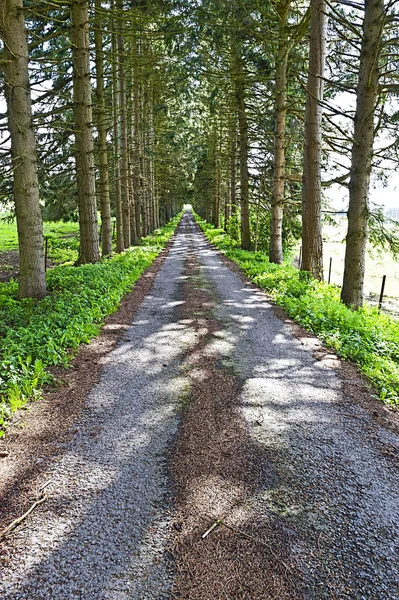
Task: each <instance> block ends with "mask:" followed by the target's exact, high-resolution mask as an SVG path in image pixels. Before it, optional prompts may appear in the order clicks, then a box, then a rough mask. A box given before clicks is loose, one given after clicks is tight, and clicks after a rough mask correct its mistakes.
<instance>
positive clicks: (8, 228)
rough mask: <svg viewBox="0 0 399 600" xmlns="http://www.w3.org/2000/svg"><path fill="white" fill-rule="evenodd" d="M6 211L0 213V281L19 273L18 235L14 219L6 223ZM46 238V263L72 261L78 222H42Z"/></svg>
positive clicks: (74, 253)
mask: <svg viewBox="0 0 399 600" xmlns="http://www.w3.org/2000/svg"><path fill="white" fill-rule="evenodd" d="M5 216H6V213H0V282H4V281H9V280H10V279H11V278H14V279H15V278H17V277H18V274H19V256H18V237H17V226H16V223H15V221H14V222H12V223H7V221H5V220H4V217H5ZM43 231H44V235H45V237H47V238H48V264H49V266H55V265H59V264H63V263H66V262H69V263H73V262H74V261H75V260H76V259H77V257H78V250H79V237H78V235H79V224H78V223H73V222H68V223H63V222H61V221H60V222H57V223H50V222H45V223H44V224H43Z"/></svg>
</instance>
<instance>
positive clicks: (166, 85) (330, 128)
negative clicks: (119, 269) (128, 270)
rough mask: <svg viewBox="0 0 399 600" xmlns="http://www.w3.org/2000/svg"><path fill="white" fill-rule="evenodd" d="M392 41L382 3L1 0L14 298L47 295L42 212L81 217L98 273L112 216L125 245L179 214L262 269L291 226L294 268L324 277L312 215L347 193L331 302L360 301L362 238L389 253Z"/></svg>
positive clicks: (394, 147) (394, 22)
mask: <svg viewBox="0 0 399 600" xmlns="http://www.w3.org/2000/svg"><path fill="white" fill-rule="evenodd" d="M17 30H18V36H19V38H18V39H19V40H20V42H19V43H20V44H21V46H20V47H21V48H22V47H23V46H24V45H25V46H24V47H25V48H26V50H24V51H20V50H15V49H13V46H12V43H14V42H13V40H12V38H13V35H14V34H13V33H11V32H15V31H17ZM398 33H399V12H398V7H397V3H395V2H394V1H393V0H365V1H364V2H348V1H347V0H342V1H334V2H331V1H330V0H310V2H298V1H294V0H269V1H268V2H264V3H259V2H256V1H254V0H202V1H199V0H193V1H190V2H181V1H180V2H179V1H177V2H169V1H167V0H165V1H163V0H159V1H158V0H150V1H146V2H144V1H142V0H136V1H135V2H128V1H127V0H109V1H102V0H90V1H89V0H71V1H69V2H64V1H62V0H57V1H56V2H54V1H51V2H50V1H47V0H44V1H40V2H36V1H35V2H33V1H32V0H24V2H22V0H7V1H6V2H3V4H2V7H1V10H0V39H1V41H2V57H1V68H2V90H3V94H4V98H5V99H6V101H7V103H6V104H4V103H3V104H2V105H1V106H2V107H4V109H2V110H3V112H2V114H1V115H0V128H1V135H2V137H1V144H0V168H1V171H2V177H1V179H0V201H1V202H2V203H3V205H4V206H6V207H7V208H8V209H11V210H13V211H15V215H16V218H17V222H18V231H19V235H20V254H21V265H22V259H23V257H25V259H24V260H26V262H25V263H24V264H26V267H24V270H23V269H22V267H21V291H20V294H21V295H22V296H24V295H42V294H43V293H45V287H44V283H43V278H44V269H43V268H42V263H43V252H42V246H43V236H42V233H41V231H42V230H41V219H42V217H44V218H45V219H54V220H57V219H65V220H66V219H79V223H80V238H81V245H80V258H79V262H80V263H85V262H96V261H97V260H99V258H100V252H101V253H102V255H104V256H107V255H109V254H111V253H112V229H113V225H112V221H113V220H114V221H115V223H116V236H117V240H116V250H117V251H122V250H123V249H125V248H127V247H129V246H130V245H131V244H137V243H139V241H140V238H141V237H142V236H145V235H147V233H149V232H150V231H152V230H154V229H156V228H157V227H158V226H159V225H161V224H163V223H164V222H165V221H166V220H168V219H169V217H170V216H172V215H173V214H175V213H176V212H177V211H178V210H179V209H180V207H181V206H182V204H184V203H191V204H192V205H193V206H194V208H195V209H196V210H197V212H199V213H200V214H201V215H202V216H203V217H204V218H206V219H207V220H209V221H211V222H213V223H214V224H215V225H216V226H217V227H219V226H223V227H224V228H225V229H226V230H227V231H229V232H230V233H231V235H232V236H233V237H235V238H236V239H237V240H238V241H239V243H240V244H241V246H242V247H243V248H246V249H251V248H252V249H257V250H262V251H264V252H265V253H267V254H268V255H269V258H270V260H271V261H273V262H278V263H279V262H282V261H283V258H284V252H285V250H286V249H287V248H289V247H290V245H291V244H292V242H293V241H294V240H296V239H298V238H299V237H300V236H301V232H302V245H303V264H302V267H303V269H305V270H308V271H310V272H311V273H312V274H313V275H314V276H315V277H317V278H321V277H322V268H321V260H322V242H321V238H322V236H321V225H322V220H323V215H324V214H329V215H331V214H333V213H334V212H335V211H342V199H344V204H345V202H346V206H348V207H349V212H348V236H347V256H346V268H345V275H344V289H343V294H342V298H343V301H344V302H345V303H346V304H348V305H351V306H354V307H355V308H357V307H359V306H360V305H361V303H362V280H363V275H364V251H365V245H366V243H367V239H368V237H369V236H371V237H372V239H373V240H378V241H381V240H382V241H386V240H388V242H389V241H390V242H391V246H393V247H395V242H393V244H392V240H395V234H394V233H393V230H392V229H391V228H389V227H388V228H387V227H386V226H385V225H381V224H382V223H383V221H382V220H381V212H378V211H377V212H376V211H374V210H373V209H372V207H371V206H370V201H369V189H370V178H371V177H372V176H375V177H380V178H388V177H389V171H390V169H391V170H395V169H396V168H397V162H398V148H399V141H398V140H399V135H398V133H399V132H398V124H399V118H398V114H399V106H398V101H397V98H398V92H399V86H398V80H397V73H398V63H399V41H398V40H399V36H398ZM14 37H15V36H14ZM14 41H15V40H14ZM22 56H24V58H23V61H24V66H23V70H24V73H25V75H24V77H25V80H24V83H23V89H24V101H25V107H24V109H23V110H22V109H20V108H16V107H15V101H16V95H17V89H18V86H20V84H19V83H18V82H17V81H16V79H15V76H16V75H15V74H16V73H17V72H19V73H21V67H20V61H21V60H22V59H21V57H22ZM28 82H29V83H28ZM27 111H28V112H27ZM23 113H24V114H25V116H23ZM27 115H30V116H28V117H27ZM23 119H25V121H24V120H23ZM26 119H28V121H27V120H26ZM27 123H28V124H27ZM29 123H31V124H32V125H33V127H32V126H31V125H29ZM22 131H25V132H29V131H30V136H31V137H30V141H29V148H30V149H29V155H30V157H31V159H30V167H29V169H30V171H29V169H28V167H27V166H26V164H27V163H26V164H25V163H24V164H25V166H22V164H23V156H22V153H21V151H20V150H19V149H18V148H20V146H18V143H21V142H20V141H19V142H18V136H20V135H21V132H22ZM33 134H34V135H33ZM23 144H25V146H26V144H27V142H23ZM35 148H36V149H35ZM33 156H37V161H36V160H35V161H32V157H33ZM28 162H29V161H28ZM28 172H30V173H31V175H30V183H28V184H27V183H25V184H24V183H23V182H22V183H21V175H24V176H25V177H27V176H28ZM27 186H28V187H29V189H30V190H31V191H32V190H37V191H36V192H35V194H36V196H35V195H33V196H32V197H31V200H28V198H29V194H30V192H29V193H28V191H27ZM331 186H334V188H333V189H335V192H334V194H333V193H331V191H330V192H328V190H331V189H332V188H331ZM332 197H334V198H337V200H331V198H332ZM32 198H33V199H32ZM349 200H350V202H349ZM29 202H31V204H29ZM32 203H33V204H32ZM28 206H29V207H30V208H28ZM33 206H34V207H35V208H34V209H33ZM25 209H27V210H28V214H29V216H30V221H31V223H30V225H29V224H27V220H26V217H24V215H23V213H24V211H25V212H26V210H25ZM344 210H346V209H344ZM324 211H327V212H326V213H324ZM98 214H99V215H100V223H98V216H97V215H98ZM99 226H101V237H100V239H99ZM29 227H30V229H29ZM32 228H33V229H32ZM32 231H34V234H32ZM29 232H30V233H29ZM24 240H25V241H24ZM26 240H27V241H26ZM24 244H25V245H24ZM100 246H101V248H100ZM32 277H34V278H36V283H35V284H34V287H31V286H30V284H29V285H27V286H25V284H24V282H25V283H26V282H27V280H28V279H29V278H32ZM38 281H41V282H42V283H41V284H39V287H37V285H38V283H37V282H38ZM24 286H25V287H24ZM35 286H36V287H35Z"/></svg>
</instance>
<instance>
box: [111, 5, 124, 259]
mask: <svg viewBox="0 0 399 600" xmlns="http://www.w3.org/2000/svg"><path fill="white" fill-rule="evenodd" d="M111 6H112V9H113V7H114V4H113V2H112V4H111ZM112 23H113V33H112V56H113V60H112V100H113V103H112V104H113V106H112V109H113V121H114V122H113V146H114V148H113V154H114V178H115V185H114V187H115V216H116V251H117V252H123V250H124V249H125V242H124V239H123V218H122V193H121V170H120V157H119V92H118V69H117V64H116V58H117V44H116V34H115V20H114V18H113V19H112Z"/></svg>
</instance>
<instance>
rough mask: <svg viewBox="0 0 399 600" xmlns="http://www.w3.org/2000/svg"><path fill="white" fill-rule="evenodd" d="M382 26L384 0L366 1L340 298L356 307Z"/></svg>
mask: <svg viewBox="0 0 399 600" xmlns="http://www.w3.org/2000/svg"><path fill="white" fill-rule="evenodd" d="M383 26H384V0H366V1H365V13H364V20H363V38H362V44H361V49H360V69H359V79H358V84H357V88H356V112H355V127H354V142H353V146H352V160H351V171H350V180H349V210H348V232H347V236H346V251H345V269H344V281H343V286H342V292H341V299H342V301H343V302H344V303H345V304H346V305H347V306H351V307H353V308H354V309H358V308H360V307H361V306H362V304H363V284H364V272H365V255H366V245H367V228H368V220H369V187H370V174H371V163H372V157H373V143H374V112H375V106H376V103H377V98H378V78H379V59H380V53H381V36H382V30H383Z"/></svg>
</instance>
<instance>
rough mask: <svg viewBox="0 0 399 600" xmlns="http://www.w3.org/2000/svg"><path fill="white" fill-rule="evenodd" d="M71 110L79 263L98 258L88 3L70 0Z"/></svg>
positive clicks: (81, 0) (90, 261) (89, 261)
mask: <svg viewBox="0 0 399 600" xmlns="http://www.w3.org/2000/svg"><path fill="white" fill-rule="evenodd" d="M71 42H72V62H73V101H74V106H73V114H74V124H75V152H76V183H77V188H78V207H79V229H80V252H79V260H78V262H79V264H85V263H94V262H97V261H98V260H99V259H100V249H99V243H98V229H97V227H98V224H97V203H96V186H95V168H94V148H93V116H92V100H91V86H90V53H89V50H90V49H89V3H88V0H71Z"/></svg>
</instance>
